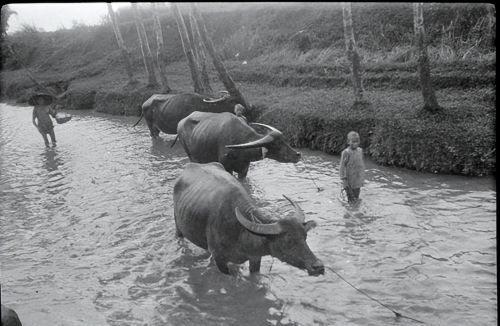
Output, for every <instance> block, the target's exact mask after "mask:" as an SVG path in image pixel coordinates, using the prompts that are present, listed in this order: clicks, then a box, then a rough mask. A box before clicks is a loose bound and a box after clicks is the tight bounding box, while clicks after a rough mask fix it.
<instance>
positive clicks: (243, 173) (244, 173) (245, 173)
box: [238, 164, 250, 179]
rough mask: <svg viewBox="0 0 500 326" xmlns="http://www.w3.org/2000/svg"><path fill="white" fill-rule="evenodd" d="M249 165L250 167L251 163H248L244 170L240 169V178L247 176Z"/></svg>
mask: <svg viewBox="0 0 500 326" xmlns="http://www.w3.org/2000/svg"><path fill="white" fill-rule="evenodd" d="M249 167H250V164H248V165H247V166H245V167H244V168H243V170H241V171H239V172H238V178H240V179H243V178H246V176H247V173H248V168H249Z"/></svg>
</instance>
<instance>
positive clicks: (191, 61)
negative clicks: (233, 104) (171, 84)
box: [171, 3, 203, 94]
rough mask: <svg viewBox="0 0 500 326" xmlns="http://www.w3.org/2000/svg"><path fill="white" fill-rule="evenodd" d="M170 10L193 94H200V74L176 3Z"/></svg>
mask: <svg viewBox="0 0 500 326" xmlns="http://www.w3.org/2000/svg"><path fill="white" fill-rule="evenodd" d="M171 5H172V10H173V12H174V16H175V20H176V22H177V29H178V30H179V35H180V37H181V43H182V48H183V49H184V54H185V55H186V58H187V60H188V65H189V69H190V71H191V79H192V80H193V87H194V92H195V93H199V94H202V93H203V89H202V87H201V81H200V74H199V71H198V65H197V63H196V58H195V56H194V54H193V50H192V48H191V46H190V43H189V36H188V31H187V27H186V24H185V23H184V18H182V15H181V12H180V11H179V7H177V4H176V3H172V4H171Z"/></svg>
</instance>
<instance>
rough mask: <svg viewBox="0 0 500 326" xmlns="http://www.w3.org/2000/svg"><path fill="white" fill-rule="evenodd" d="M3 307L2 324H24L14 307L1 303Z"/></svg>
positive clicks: (10, 325)
mask: <svg viewBox="0 0 500 326" xmlns="http://www.w3.org/2000/svg"><path fill="white" fill-rule="evenodd" d="M1 309H2V318H1V319H2V326H22V324H21V321H20V320H19V317H18V316H17V313H16V312H15V311H14V310H13V309H10V308H9V307H6V306H4V305H1Z"/></svg>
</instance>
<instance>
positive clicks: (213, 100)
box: [203, 91, 229, 103]
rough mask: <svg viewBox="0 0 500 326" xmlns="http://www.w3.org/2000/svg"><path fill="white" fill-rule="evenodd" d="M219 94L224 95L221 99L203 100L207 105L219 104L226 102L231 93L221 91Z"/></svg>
mask: <svg viewBox="0 0 500 326" xmlns="http://www.w3.org/2000/svg"><path fill="white" fill-rule="evenodd" d="M219 93H221V94H222V96H221V97H219V98H210V99H209V98H204V99H203V102H206V103H217V102H220V101H222V100H225V99H226V98H227V97H229V92H227V91H219Z"/></svg>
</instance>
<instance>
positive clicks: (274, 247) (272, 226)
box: [235, 196, 325, 275]
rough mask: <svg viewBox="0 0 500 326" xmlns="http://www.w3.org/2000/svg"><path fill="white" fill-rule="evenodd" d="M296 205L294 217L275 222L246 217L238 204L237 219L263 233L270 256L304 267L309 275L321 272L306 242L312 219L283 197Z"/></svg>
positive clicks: (313, 223)
mask: <svg viewBox="0 0 500 326" xmlns="http://www.w3.org/2000/svg"><path fill="white" fill-rule="evenodd" d="M284 197H285V198H286V199H287V200H288V201H289V202H290V203H291V204H292V205H293V206H294V208H295V216H294V217H292V218H285V219H282V220H280V221H278V222H274V223H268V224H264V223H260V222H254V221H256V219H255V218H254V217H253V216H252V219H253V220H254V221H250V220H249V219H247V218H245V217H244V216H243V215H242V214H241V212H240V211H239V209H238V207H236V208H235V214H236V218H237V219H238V221H239V222H240V224H241V225H243V226H244V227H245V228H246V229H247V230H249V231H251V232H253V233H256V234H259V235H262V236H265V237H266V238H267V240H268V243H269V249H270V252H271V256H273V257H276V258H278V259H279V260H281V261H283V262H286V263H288V264H290V265H292V266H295V267H297V268H300V269H305V270H307V272H308V274H309V275H320V274H323V273H324V272H325V267H324V266H323V263H322V262H321V260H319V259H318V258H316V256H315V255H314V254H313V253H312V251H311V249H309V246H308V245H307V242H306V238H307V232H308V231H309V230H311V229H312V228H313V227H315V226H316V222H314V221H307V222H306V221H305V215H304V212H303V211H302V209H301V208H300V207H299V206H298V205H297V204H296V203H294V202H293V201H292V200H291V199H289V198H288V197H286V196H284Z"/></svg>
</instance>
